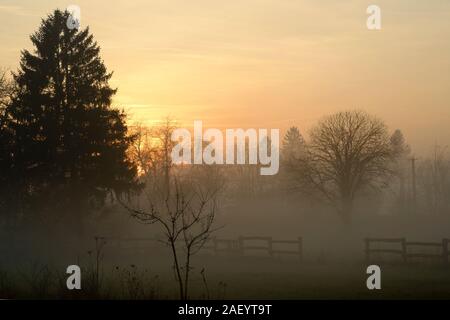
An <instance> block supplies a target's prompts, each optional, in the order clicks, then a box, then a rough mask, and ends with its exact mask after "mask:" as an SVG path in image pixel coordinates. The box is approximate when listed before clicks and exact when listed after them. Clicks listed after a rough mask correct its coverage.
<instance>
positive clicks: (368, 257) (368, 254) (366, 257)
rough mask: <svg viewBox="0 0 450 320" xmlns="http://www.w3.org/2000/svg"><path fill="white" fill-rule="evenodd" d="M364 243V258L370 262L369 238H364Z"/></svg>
mask: <svg viewBox="0 0 450 320" xmlns="http://www.w3.org/2000/svg"><path fill="white" fill-rule="evenodd" d="M364 244H365V250H364V253H365V259H366V263H369V262H370V239H368V238H365V239H364Z"/></svg>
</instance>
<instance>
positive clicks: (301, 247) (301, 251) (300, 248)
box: [298, 237, 303, 261]
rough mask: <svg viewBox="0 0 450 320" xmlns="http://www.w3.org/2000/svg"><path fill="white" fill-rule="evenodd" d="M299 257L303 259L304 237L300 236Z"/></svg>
mask: <svg viewBox="0 0 450 320" xmlns="http://www.w3.org/2000/svg"><path fill="white" fill-rule="evenodd" d="M298 257H299V258H300V261H303V238H302V237H298Z"/></svg>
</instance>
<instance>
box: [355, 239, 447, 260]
mask: <svg viewBox="0 0 450 320" xmlns="http://www.w3.org/2000/svg"><path fill="white" fill-rule="evenodd" d="M449 241H450V239H447V238H444V239H442V241H441V242H418V241H406V239H405V238H366V239H364V243H365V256H366V261H370V260H371V258H372V254H374V253H390V254H397V255H400V257H401V258H402V260H403V261H404V262H407V261H410V260H411V259H413V258H432V259H440V260H442V261H443V262H444V263H448V260H449V259H448V257H449V250H448V243H449ZM374 243H379V244H390V245H394V246H395V248H392V247H389V248H386V247H384V248H373V247H372V246H371V245H372V244H374ZM410 248H416V249H420V248H436V249H437V250H438V251H439V252H438V253H428V252H427V253H425V252H414V253H412V252H411V250H409V249H410Z"/></svg>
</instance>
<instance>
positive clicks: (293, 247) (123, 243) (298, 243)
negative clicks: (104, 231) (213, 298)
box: [95, 237, 303, 260]
mask: <svg viewBox="0 0 450 320" xmlns="http://www.w3.org/2000/svg"><path fill="white" fill-rule="evenodd" d="M95 239H96V242H97V241H99V240H103V241H106V243H108V244H109V245H113V246H115V247H118V248H122V249H126V248H133V249H145V248H149V246H148V245H145V244H146V243H147V244H148V243H149V242H158V240H157V239H156V238H123V237H96V238H95ZM255 242H256V243H255ZM288 247H290V248H288ZM202 250H209V251H212V252H214V254H221V253H227V254H239V255H244V254H246V253H248V252H250V251H262V252H266V253H267V254H268V255H269V256H270V257H276V256H280V255H297V256H298V257H299V259H300V260H303V239H302V238H301V237H298V238H297V240H274V239H273V238H272V237H239V238H237V239H221V238H211V239H209V240H208V241H207V242H206V243H205V244H204V245H203V247H202Z"/></svg>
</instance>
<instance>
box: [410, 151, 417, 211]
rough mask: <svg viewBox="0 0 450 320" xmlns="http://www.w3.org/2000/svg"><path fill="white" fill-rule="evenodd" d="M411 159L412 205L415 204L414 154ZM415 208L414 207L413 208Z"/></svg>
mask: <svg viewBox="0 0 450 320" xmlns="http://www.w3.org/2000/svg"><path fill="white" fill-rule="evenodd" d="M410 160H411V173H412V175H411V177H412V203H413V205H414V207H415V206H416V200H417V198H416V195H417V194H416V160H417V158H415V157H414V156H413V157H412V158H411V159H410ZM414 209H415V208H414Z"/></svg>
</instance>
